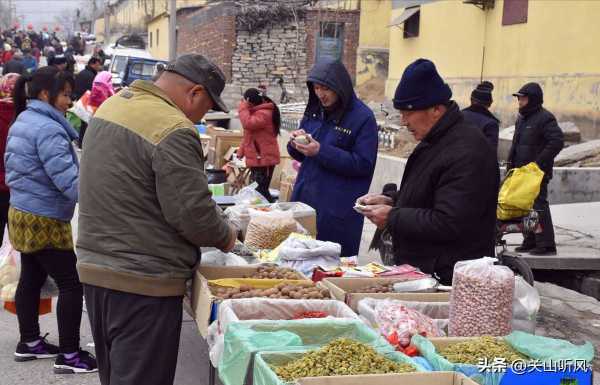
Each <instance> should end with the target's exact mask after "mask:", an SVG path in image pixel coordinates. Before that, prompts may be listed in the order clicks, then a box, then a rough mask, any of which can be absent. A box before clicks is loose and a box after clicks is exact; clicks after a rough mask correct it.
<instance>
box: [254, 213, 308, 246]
mask: <svg viewBox="0 0 600 385" xmlns="http://www.w3.org/2000/svg"><path fill="white" fill-rule="evenodd" d="M248 214H249V215H250V222H249V223H248V229H247V230H246V239H245V240H244V243H245V244H246V246H249V247H253V248H256V249H274V248H276V247H277V246H279V245H280V244H281V243H282V242H283V241H285V240H286V239H287V237H289V236H290V234H291V233H293V232H295V231H297V230H298V223H297V222H296V220H295V219H294V216H293V214H292V213H291V212H289V211H279V210H273V211H260V210H256V209H252V208H249V209H248Z"/></svg>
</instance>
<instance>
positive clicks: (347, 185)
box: [288, 61, 378, 257]
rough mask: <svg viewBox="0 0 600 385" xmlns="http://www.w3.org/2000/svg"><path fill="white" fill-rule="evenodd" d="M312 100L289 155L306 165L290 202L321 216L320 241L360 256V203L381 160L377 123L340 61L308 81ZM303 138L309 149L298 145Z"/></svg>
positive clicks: (321, 65)
mask: <svg viewBox="0 0 600 385" xmlns="http://www.w3.org/2000/svg"><path fill="white" fill-rule="evenodd" d="M307 86H308V91H309V99H308V104H307V106H306V110H305V112H304V118H303V119H302V121H301V122H300V129H299V130H297V131H294V132H292V134H291V137H292V140H291V141H290V143H289V144H288V152H289V153H290V155H291V156H292V158H294V159H295V160H297V161H299V162H302V166H301V167H300V172H299V173H298V178H297V180H296V185H295V187H294V191H293V192H292V198H291V200H292V201H299V202H304V203H306V204H307V205H309V206H311V207H313V208H314V209H315V210H316V211H317V237H318V238H319V239H320V240H323V241H332V242H336V243H339V244H340V245H342V256H346V257H348V256H354V255H357V254H358V249H359V245H360V240H361V235H362V228H363V222H364V218H363V216H362V215H360V214H358V213H357V212H355V211H354V209H353V207H354V204H355V202H356V200H357V199H358V198H359V197H360V196H362V195H364V194H366V193H367V192H368V191H369V186H370V185H371V180H372V179H373V173H374V171H375V162H376V160H377V144H378V136H377V122H376V121H375V116H374V115H373V111H371V110H370V109H369V107H367V106H366V105H365V104H364V103H363V102H361V101H360V100H359V99H358V98H357V97H356V94H355V93H354V89H353V87H352V79H351V78H350V74H348V71H347V70H346V67H344V65H343V64H342V63H341V62H339V61H322V62H318V63H317V64H315V66H314V67H313V68H312V69H311V71H310V73H309V75H308V81H307ZM306 134H309V135H310V137H304V138H303V139H307V140H308V144H305V143H302V142H300V141H296V139H299V138H298V137H301V136H305V135H306Z"/></svg>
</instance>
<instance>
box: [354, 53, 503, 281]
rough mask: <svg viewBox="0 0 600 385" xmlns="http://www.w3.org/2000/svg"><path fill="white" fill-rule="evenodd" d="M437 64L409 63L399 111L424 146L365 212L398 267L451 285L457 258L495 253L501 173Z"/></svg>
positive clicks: (400, 91) (398, 91) (399, 95)
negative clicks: (383, 231) (394, 185)
mask: <svg viewBox="0 0 600 385" xmlns="http://www.w3.org/2000/svg"><path fill="white" fill-rule="evenodd" d="M451 97H452V91H451V90H450V87H449V86H448V85H447V84H445V83H444V81H443V80H442V78H441V77H440V75H439V74H438V72H437V70H436V68H435V65H434V64H433V63H432V62H431V61H429V60H425V59H419V60H417V61H416V62H414V63H412V64H411V65H409V66H408V67H407V68H406V70H405V71H404V74H403V75H402V79H401V80H400V84H399V85H398V88H397V89H396V94H395V97H394V107H395V108H396V109H399V110H400V114H401V116H402V124H403V125H406V126H407V127H408V129H409V130H410V131H411V132H412V134H413V135H414V137H415V139H417V140H418V141H419V142H420V143H419V145H418V146H417V147H416V148H415V150H414V151H413V153H412V154H411V155H410V157H409V159H408V162H407V164H406V168H405V170H404V175H403V177H402V184H401V186H400V190H399V191H398V193H397V194H396V195H395V197H394V198H393V199H392V198H389V197H386V196H384V195H366V196H364V197H362V198H360V199H359V203H362V204H364V205H367V208H366V209H365V210H364V215H365V216H366V217H367V218H368V219H369V220H371V222H373V223H374V224H375V225H377V227H378V228H386V227H387V229H388V231H389V232H390V234H391V235H392V243H393V249H394V257H395V262H396V264H402V263H408V264H411V265H413V266H416V267H419V268H420V269H421V270H422V271H424V272H426V273H430V274H434V273H435V274H436V275H437V276H438V278H439V279H440V281H441V282H442V283H444V284H450V283H451V282H452V273H453V269H454V264H455V263H456V262H457V261H460V260H467V259H474V258H480V257H483V256H490V255H493V254H492V253H493V249H494V231H495V222H496V203H497V193H498V181H499V170H498V163H497V161H496V154H495V153H494V152H493V150H492V148H491V147H490V146H489V145H488V144H487V142H486V139H485V137H484V136H483V134H482V133H481V132H480V131H478V130H474V129H473V127H472V126H471V125H470V124H468V123H465V121H464V118H463V115H462V113H461V111H460V109H459V108H458V105H457V104H456V103H455V102H454V101H451V100H450V98H451Z"/></svg>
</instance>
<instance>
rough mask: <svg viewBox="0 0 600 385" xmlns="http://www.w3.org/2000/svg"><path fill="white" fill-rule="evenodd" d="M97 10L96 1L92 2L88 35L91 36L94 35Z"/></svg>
mask: <svg viewBox="0 0 600 385" xmlns="http://www.w3.org/2000/svg"><path fill="white" fill-rule="evenodd" d="M97 11H98V8H97V7H96V0H92V17H91V19H92V25H91V26H90V33H91V34H92V35H95V34H96V12H97Z"/></svg>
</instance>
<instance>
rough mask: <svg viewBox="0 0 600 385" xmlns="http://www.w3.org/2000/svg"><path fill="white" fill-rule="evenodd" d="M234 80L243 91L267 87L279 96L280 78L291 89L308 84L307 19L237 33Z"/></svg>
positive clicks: (234, 54) (234, 83) (233, 58)
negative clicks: (278, 83) (249, 88)
mask: <svg viewBox="0 0 600 385" xmlns="http://www.w3.org/2000/svg"><path fill="white" fill-rule="evenodd" d="M236 33H237V38H236V46H235V50H234V52H233V57H232V70H233V76H232V81H233V85H234V86H240V87H242V88H248V87H257V86H259V85H265V86H267V87H268V89H269V91H272V92H269V93H271V94H272V95H273V93H275V94H276V95H277V96H278V95H279V93H280V91H279V89H278V87H277V79H278V78H279V77H281V78H283V80H284V84H285V86H286V88H287V89H288V90H290V89H291V90H293V89H294V88H297V87H305V84H306V74H307V68H306V36H307V34H306V25H305V23H304V21H303V20H299V21H298V24H296V23H295V22H294V21H291V22H286V23H278V24H274V25H272V26H268V27H265V28H263V29H261V30H259V31H256V32H248V31H245V30H239V29H238V30H237V31H236Z"/></svg>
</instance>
